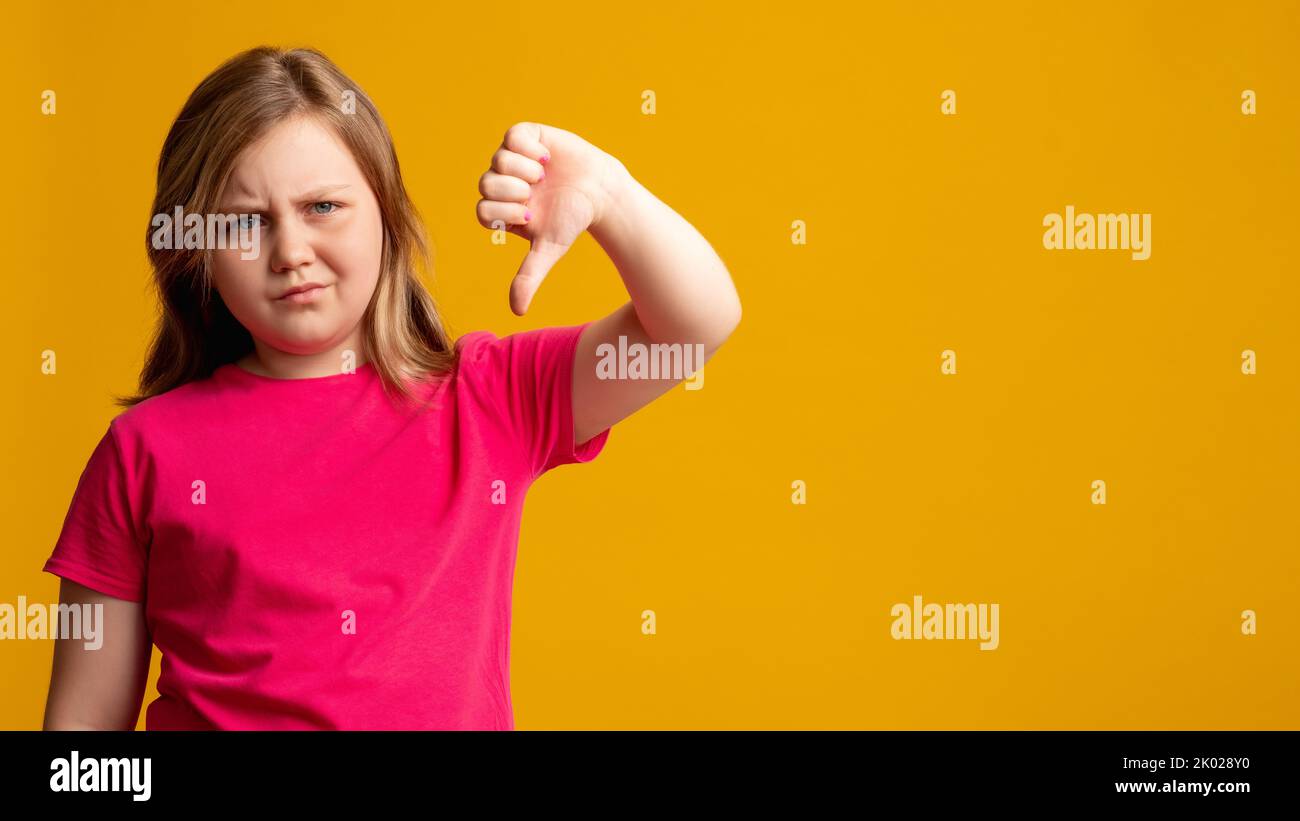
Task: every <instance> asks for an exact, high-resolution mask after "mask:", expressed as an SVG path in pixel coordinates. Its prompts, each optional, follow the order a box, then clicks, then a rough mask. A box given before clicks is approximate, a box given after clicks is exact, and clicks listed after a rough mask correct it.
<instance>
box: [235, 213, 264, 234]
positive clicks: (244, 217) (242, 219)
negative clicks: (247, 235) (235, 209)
mask: <svg viewBox="0 0 1300 821" xmlns="http://www.w3.org/2000/svg"><path fill="white" fill-rule="evenodd" d="M261 222H262V215H261V214H240V215H239V227H240V228H241V229H242V230H244V231H252V230H253V228H254V226H258V225H260V224H261Z"/></svg>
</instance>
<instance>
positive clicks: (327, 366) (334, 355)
mask: <svg viewBox="0 0 1300 821" xmlns="http://www.w3.org/2000/svg"><path fill="white" fill-rule="evenodd" d="M253 345H254V347H255V350H254V351H253V352H252V353H250V354H248V355H247V356H245V357H243V358H242V359H240V360H238V361H237V362H236V363H235V364H236V365H237V366H238V367H240V368H243V369H244V370H246V371H249V372H250V373H255V374H258V375H259V376H269V377H272V378H274V379H311V378H313V377H317V376H333V375H335V374H340V373H345V372H347V371H350V370H355V369H356V368H360V367H361V366H362V365H364V364H366V362H368V361H369V359H368V358H367V357H366V354H365V351H364V350H362V348H363V347H364V346H362V345H360V344H359V343H357V342H356V341H355V340H349V341H347V342H344V343H341V344H339V345H336V346H334V347H332V348H328V349H326V350H323V351H318V352H316V353H309V354H295V353H287V352H285V351H281V350H277V349H275V348H273V347H271V346H270V345H267V344H265V343H263V342H261V341H260V340H256V339H255V340H254V341H253Z"/></svg>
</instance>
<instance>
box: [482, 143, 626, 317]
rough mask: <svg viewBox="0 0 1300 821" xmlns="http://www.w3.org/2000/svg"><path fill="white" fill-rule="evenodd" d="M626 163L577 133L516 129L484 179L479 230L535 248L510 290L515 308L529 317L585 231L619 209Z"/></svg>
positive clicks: (498, 152)
mask: <svg viewBox="0 0 1300 821" xmlns="http://www.w3.org/2000/svg"><path fill="white" fill-rule="evenodd" d="M626 174H627V171H626V169H625V168H624V167H623V164H622V163H621V162H619V161H618V160H617V159H615V158H614V157H612V156H610V155H609V154H606V153H605V152H604V151H601V150H600V149H599V148H597V147H596V146H594V145H592V144H591V143H589V142H587V141H586V140H584V139H582V138H581V137H579V136H578V135H577V134H574V133H572V132H569V131H565V130H563V129H560V128H554V127H552V126H547V125H541V124H539V123H526V122H525V123H516V124H515V125H512V126H511V127H510V130H508V131H506V136H505V139H504V140H502V142H501V147H500V148H498V149H497V150H496V153H495V154H493V155H492V161H491V165H490V167H489V168H488V170H487V171H485V172H484V173H483V176H482V177H480V178H479V183H478V190H479V193H480V194H481V195H482V196H483V198H482V199H480V200H479V201H478V207H477V213H478V221H479V224H480V225H482V226H483V227H485V228H489V229H492V230H497V229H500V228H504V229H505V230H507V231H509V232H510V233H512V234H515V235H516V236H520V237H523V238H524V239H526V240H528V242H529V244H530V248H529V251H528V255H527V256H525V257H524V260H523V262H522V263H521V264H520V266H519V270H518V271H517V272H516V273H515V276H514V279H513V280H512V281H511V283H510V309H511V310H512V311H514V312H515V314H517V315H519V316H523V315H524V313H525V312H527V310H528V306H529V305H530V304H531V303H532V300H533V294H535V293H536V292H537V289H538V287H540V286H541V284H542V280H544V279H546V275H547V274H548V273H550V270H551V267H552V266H554V265H555V263H556V262H557V261H559V259H560V257H562V256H564V254H565V253H566V252H567V251H568V250H569V248H570V247H571V246H572V245H573V243H574V242H575V241H576V240H577V239H578V237H579V236H580V235H581V234H582V232H583V231H586V230H587V229H588V228H590V227H592V226H595V225H597V224H599V223H600V221H601V220H602V219H603V218H604V217H605V216H606V214H607V213H609V211H610V210H611V209H612V208H613V207H615V203H616V201H617V194H618V191H619V188H620V186H621V185H622V184H623V179H624V177H625V175H626Z"/></svg>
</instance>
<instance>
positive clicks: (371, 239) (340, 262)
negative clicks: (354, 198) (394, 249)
mask: <svg viewBox="0 0 1300 821" xmlns="http://www.w3.org/2000/svg"><path fill="white" fill-rule="evenodd" d="M356 217H357V218H356V219H353V220H351V221H350V222H349V223H348V224H347V225H346V226H343V227H342V229H341V230H339V231H337V232H335V233H333V234H332V235H330V236H329V237H328V239H326V240H325V244H324V246H323V247H322V248H321V249H320V251H321V256H322V257H324V258H325V260H326V262H327V263H328V265H329V267H330V269H331V270H333V271H334V274H335V275H336V276H337V277H338V279H339V286H340V288H343V289H346V290H347V292H348V295H349V298H350V299H360V300H369V298H370V292H371V290H372V289H373V287H374V284H375V282H376V281H377V280H378V279H379V265H380V262H381V260H382V257H383V249H384V233H383V222H382V220H381V219H380V217H379V213H378V211H375V212H374V213H367V214H358V215H356Z"/></svg>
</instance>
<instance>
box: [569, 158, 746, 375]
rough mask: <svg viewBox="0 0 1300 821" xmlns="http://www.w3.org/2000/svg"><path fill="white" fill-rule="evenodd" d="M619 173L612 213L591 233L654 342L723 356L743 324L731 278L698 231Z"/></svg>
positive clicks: (612, 192)
mask: <svg viewBox="0 0 1300 821" xmlns="http://www.w3.org/2000/svg"><path fill="white" fill-rule="evenodd" d="M615 168H616V169H617V170H616V171H614V172H612V173H611V177H612V179H611V180H610V181H609V182H608V183H607V186H606V187H607V189H608V190H609V192H610V198H609V205H608V207H607V208H606V209H605V211H604V213H603V214H602V215H601V216H600V218H599V219H598V220H597V221H596V222H595V223H593V224H592V225H591V227H590V228H589V231H590V232H591V235H592V237H594V238H595V240H596V242H597V243H599V244H600V247H601V248H603V249H604V251H605V253H606V254H608V255H609V258H610V260H611V261H613V263H614V267H615V268H617V269H618V273H619V276H620V277H622V279H623V284H624V286H625V287H626V288H627V292H628V295H629V296H630V297H631V298H632V305H633V307H634V308H635V310H636V315H637V318H638V319H639V321H640V322H641V326H642V327H643V328H644V329H645V332H646V335H647V336H648V337H649V338H650V339H651V340H652V341H655V342H663V343H667V344H673V343H678V342H680V343H692V344H693V343H701V344H703V345H704V346H705V347H706V348H707V349H708V350H710V351H712V350H713V349H716V348H717V347H718V346H720V345H721V344H722V343H723V341H725V340H726V338H727V337H728V336H729V335H730V334H731V332H732V331H733V330H735V328H736V325H737V324H738V323H739V322H740V297H739V295H738V294H737V293H736V286H735V284H734V283H733V282H732V280H731V274H730V273H729V272H728V271H727V268H726V266H725V265H724V264H723V262H722V259H721V258H720V257H719V256H718V254H717V253H716V252H715V251H714V250H713V247H712V246H711V245H709V242H708V240H706V239H705V238H704V237H703V236H702V235H701V234H700V232H699V231H697V230H695V227H694V226H692V225H691V224H690V223H689V222H687V221H686V220H685V219H683V218H682V217H681V216H680V215H679V214H677V212H675V211H673V209H672V208H670V207H668V205H667V204H665V203H664V202H662V201H661V200H660V199H659V198H658V197H656V196H655V195H654V194H652V193H650V191H649V190H648V189H647V188H646V187H645V186H643V185H642V184H641V183H640V182H638V181H637V180H636V179H635V178H634V177H633V176H632V175H631V174H630V173H628V172H627V170H626V168H625V167H623V166H622V165H621V164H619V165H616V166H615Z"/></svg>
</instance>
